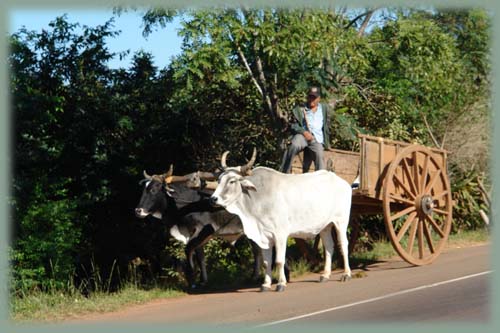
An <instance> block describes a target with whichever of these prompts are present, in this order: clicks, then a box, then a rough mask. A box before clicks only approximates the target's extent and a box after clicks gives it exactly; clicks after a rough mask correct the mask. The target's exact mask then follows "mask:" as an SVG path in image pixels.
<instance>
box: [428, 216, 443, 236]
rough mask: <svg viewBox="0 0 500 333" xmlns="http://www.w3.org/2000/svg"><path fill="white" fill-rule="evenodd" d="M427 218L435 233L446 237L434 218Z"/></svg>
mask: <svg viewBox="0 0 500 333" xmlns="http://www.w3.org/2000/svg"><path fill="white" fill-rule="evenodd" d="M425 218H426V219H427V221H429V223H430V224H431V225H432V228H433V229H434V231H435V232H437V233H438V234H439V236H441V238H443V237H444V232H443V230H441V228H440V227H439V225H438V224H437V222H436V221H435V220H434V219H433V218H432V216H430V215H427V216H426V217H425Z"/></svg>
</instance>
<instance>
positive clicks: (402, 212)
mask: <svg viewBox="0 0 500 333" xmlns="http://www.w3.org/2000/svg"><path fill="white" fill-rule="evenodd" d="M414 211H416V208H415V206H411V207H408V208H406V209H403V210H402V211H400V212H399V213H397V214H395V215H393V216H391V220H392V221H394V220H397V219H399V218H400V217H401V216H405V215H407V214H410V213H411V212H414Z"/></svg>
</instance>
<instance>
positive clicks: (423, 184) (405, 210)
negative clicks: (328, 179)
mask: <svg viewBox="0 0 500 333" xmlns="http://www.w3.org/2000/svg"><path fill="white" fill-rule="evenodd" d="M359 139H360V151H359V152H351V151H343V150H337V149H332V150H328V151H325V160H328V159H331V160H332V161H333V171H334V172H335V173H336V174H337V175H339V176H340V177H342V178H343V179H345V180H346V181H347V182H349V183H350V184H352V183H353V181H354V180H355V179H356V177H358V176H359V187H358V188H356V189H354V190H353V194H352V210H351V216H352V218H353V219H356V218H357V217H359V216H360V215H368V214H383V215H384V221H385V226H386V231H387V234H388V237H389V239H390V240H391V243H392V245H393V247H394V249H395V250H396V252H397V253H398V254H399V255H400V256H401V257H402V258H403V259H404V260H405V261H407V262H408V263H410V264H413V265H425V264H429V263H431V262H433V261H434V260H435V259H436V258H437V257H438V256H439V254H440V253H441V251H442V249H443V247H444V245H445V243H446V240H447V239H448V235H449V233H450V229H451V223H452V205H453V201H452V196H451V188H450V182H449V179H448V173H447V167H446V163H447V162H446V159H447V156H446V155H447V152H446V151H445V150H442V149H435V148H428V147H425V146H422V145H417V144H410V143H407V142H401V141H394V140H388V139H384V138H380V137H373V136H368V135H359ZM302 158H303V156H302V153H301V154H299V155H297V157H296V158H295V159H294V161H293V165H292V173H302ZM354 238H356V237H354ZM351 239H352V237H351ZM351 243H354V242H353V241H351Z"/></svg>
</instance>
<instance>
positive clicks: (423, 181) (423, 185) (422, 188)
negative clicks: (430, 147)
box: [419, 155, 431, 192]
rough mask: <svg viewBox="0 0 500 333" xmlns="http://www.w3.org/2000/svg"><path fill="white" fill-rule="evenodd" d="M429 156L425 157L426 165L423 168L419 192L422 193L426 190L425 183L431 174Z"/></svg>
mask: <svg viewBox="0 0 500 333" xmlns="http://www.w3.org/2000/svg"><path fill="white" fill-rule="evenodd" d="M430 158H431V157H430V156H429V155H425V161H424V165H423V166H422V178H421V179H420V186H419V191H420V192H422V191H423V190H424V188H425V181H426V180H427V175H428V174H429V160H430Z"/></svg>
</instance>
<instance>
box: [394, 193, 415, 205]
mask: <svg viewBox="0 0 500 333" xmlns="http://www.w3.org/2000/svg"><path fill="white" fill-rule="evenodd" d="M390 197H391V199H393V200H395V201H399V202H402V203H405V204H407V205H412V206H413V205H414V204H415V201H412V200H409V199H405V198H402V197H400V196H398V195H395V194H391V195H390Z"/></svg>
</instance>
